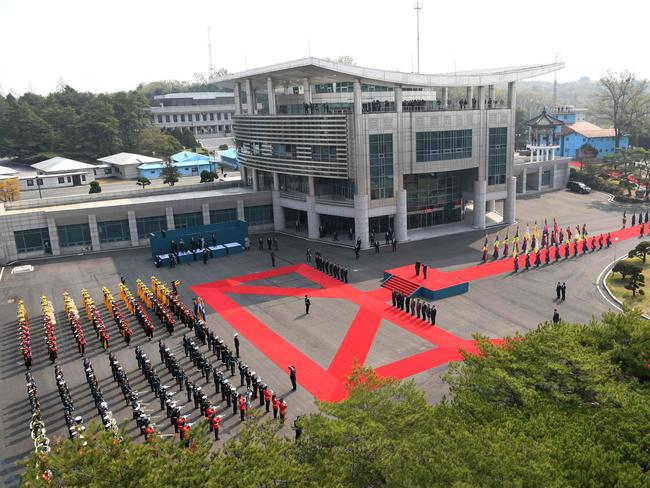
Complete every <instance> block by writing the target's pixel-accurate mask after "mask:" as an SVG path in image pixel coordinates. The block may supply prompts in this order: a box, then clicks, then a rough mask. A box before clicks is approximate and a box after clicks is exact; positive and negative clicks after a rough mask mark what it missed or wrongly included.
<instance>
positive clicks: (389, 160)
mask: <svg viewBox="0 0 650 488" xmlns="http://www.w3.org/2000/svg"><path fill="white" fill-rule="evenodd" d="M369 145H370V150H369V154H370V198H371V199H372V200H376V199H379V198H392V196H393V134H372V135H370V136H369Z"/></svg>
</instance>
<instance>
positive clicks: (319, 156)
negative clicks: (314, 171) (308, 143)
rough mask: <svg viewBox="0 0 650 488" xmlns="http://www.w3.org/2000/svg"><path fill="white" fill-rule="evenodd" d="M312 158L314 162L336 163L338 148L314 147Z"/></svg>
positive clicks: (312, 148)
mask: <svg viewBox="0 0 650 488" xmlns="http://www.w3.org/2000/svg"><path fill="white" fill-rule="evenodd" d="M311 158H312V159H313V160H314V161H336V146H312V147H311Z"/></svg>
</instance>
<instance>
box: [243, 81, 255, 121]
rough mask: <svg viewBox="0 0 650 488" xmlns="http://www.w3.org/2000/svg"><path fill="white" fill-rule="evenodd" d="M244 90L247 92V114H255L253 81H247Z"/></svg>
mask: <svg viewBox="0 0 650 488" xmlns="http://www.w3.org/2000/svg"><path fill="white" fill-rule="evenodd" d="M244 89H245V90H246V113H247V114H254V113H255V101H254V99H253V83H252V82H251V80H246V81H245V82H244Z"/></svg>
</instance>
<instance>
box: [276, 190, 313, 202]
mask: <svg viewBox="0 0 650 488" xmlns="http://www.w3.org/2000/svg"><path fill="white" fill-rule="evenodd" d="M280 198H287V199H289V200H296V201H299V202H306V201H307V195H306V194H304V193H288V192H285V191H281V192H280Z"/></svg>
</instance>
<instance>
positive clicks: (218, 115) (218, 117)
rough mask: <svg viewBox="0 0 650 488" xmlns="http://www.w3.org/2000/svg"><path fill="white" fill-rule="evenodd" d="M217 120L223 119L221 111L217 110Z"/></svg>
mask: <svg viewBox="0 0 650 488" xmlns="http://www.w3.org/2000/svg"><path fill="white" fill-rule="evenodd" d="M217 120H221V112H217Z"/></svg>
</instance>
